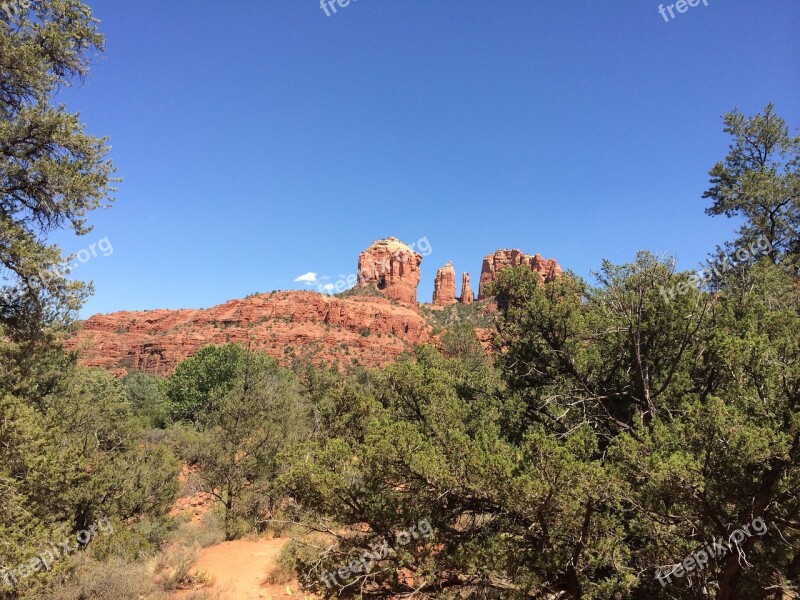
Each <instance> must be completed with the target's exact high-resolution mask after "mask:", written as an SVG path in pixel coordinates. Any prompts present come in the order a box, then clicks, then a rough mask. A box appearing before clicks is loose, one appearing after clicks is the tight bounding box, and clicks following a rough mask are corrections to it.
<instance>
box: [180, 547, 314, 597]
mask: <svg viewBox="0 0 800 600" xmlns="http://www.w3.org/2000/svg"><path fill="white" fill-rule="evenodd" d="M288 542H289V539H288V538H262V539H257V540H236V541H233V542H223V543H221V544H217V545H215V546H210V547H208V548H206V549H204V550H203V551H202V552H201V554H200V558H199V559H198V560H197V562H196V563H195V566H194V568H193V569H192V570H193V571H195V572H196V571H199V570H203V571H204V572H206V573H208V575H210V576H211V580H212V582H213V583H212V585H210V586H208V587H205V588H204V589H206V590H208V591H209V592H212V593H213V592H222V598H224V599H225V600H256V599H267V600H268V599H278V598H280V599H284V598H291V599H293V600H297V599H303V600H304V599H305V598H307V596H304V595H303V594H302V592H299V591H298V589H297V584H296V583H290V584H288V585H286V584H282V585H278V584H270V583H266V581H267V576H268V575H269V573H270V571H271V570H272V569H273V568H274V567H275V565H276V564H277V562H278V557H279V556H280V553H281V550H283V547H284V546H285V545H286V544H287V543H288ZM187 595H189V592H181V593H180V594H178V595H177V596H176V600H177V599H180V598H185V597H186V596H187ZM212 597H213V596H212Z"/></svg>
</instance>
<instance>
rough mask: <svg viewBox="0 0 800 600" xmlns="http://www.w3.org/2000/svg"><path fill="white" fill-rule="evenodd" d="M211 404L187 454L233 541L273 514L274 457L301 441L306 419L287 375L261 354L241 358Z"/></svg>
mask: <svg viewBox="0 0 800 600" xmlns="http://www.w3.org/2000/svg"><path fill="white" fill-rule="evenodd" d="M209 400H210V401H209V402H208V403H207V404H206V405H205V406H204V408H203V410H202V411H200V412H199V413H198V414H197V416H196V419H197V423H196V425H197V428H198V434H197V435H196V436H194V437H191V438H189V439H191V440H193V442H194V448H192V450H191V451H192V455H193V456H194V458H195V460H196V463H197V465H198V466H199V468H200V474H201V477H202V480H203V483H204V489H205V491H206V492H208V493H210V494H211V495H213V496H214V497H215V498H216V499H217V500H218V501H219V502H221V503H222V505H223V507H224V510H225V534H226V537H227V538H228V539H234V538H236V537H238V536H240V535H242V534H244V533H246V532H247V531H248V530H251V529H254V528H258V527H259V526H260V525H261V524H262V523H263V522H264V520H265V519H266V518H268V516H267V515H269V514H270V513H271V512H272V511H274V509H275V507H276V505H277V500H279V499H280V497H279V496H278V495H276V493H277V490H276V488H275V487H274V484H273V480H274V478H275V477H276V476H277V474H278V472H279V463H278V460H277V457H278V453H279V452H280V451H281V450H282V449H283V448H285V447H286V446H288V445H290V444H291V443H293V442H295V441H297V440H299V439H302V438H303V437H305V435H306V433H307V432H308V430H309V415H308V410H307V407H306V405H305V403H304V401H303V399H302V397H301V395H300V394H299V393H298V390H297V386H296V383H295V380H294V377H293V375H292V374H291V372H289V371H287V370H285V369H282V368H281V367H280V366H279V365H278V364H277V362H276V361H275V360H274V359H272V358H270V357H268V356H267V355H265V354H262V353H259V352H248V351H245V352H244V353H243V354H241V355H240V360H239V362H238V364H237V365H236V374H235V376H234V379H233V381H232V382H231V384H230V385H229V386H226V387H225V388H223V387H217V388H216V389H215V390H214V391H213V392H212V393H211V398H210V399H209Z"/></svg>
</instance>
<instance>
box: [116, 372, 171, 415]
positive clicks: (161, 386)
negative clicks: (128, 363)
mask: <svg viewBox="0 0 800 600" xmlns="http://www.w3.org/2000/svg"><path fill="white" fill-rule="evenodd" d="M122 385H123V387H124V388H125V393H126V395H127V397H128V402H130V404H131V406H132V407H133V411H134V413H135V414H136V415H137V416H139V417H141V418H142V420H143V422H144V423H145V425H147V426H148V427H166V425H167V422H168V420H169V412H170V410H169V405H168V402H167V394H166V385H167V382H166V381H165V380H164V379H161V378H160V377H156V376H155V375H150V374H149V373H145V372H143V371H133V372H132V373H129V374H128V375H127V376H126V377H125V379H123V380H122Z"/></svg>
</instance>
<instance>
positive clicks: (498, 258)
mask: <svg viewBox="0 0 800 600" xmlns="http://www.w3.org/2000/svg"><path fill="white" fill-rule="evenodd" d="M519 265H526V266H528V267H530V268H531V269H532V270H534V271H536V272H537V273H539V274H540V275H541V276H542V277H541V281H542V283H548V282H550V281H553V280H554V279H555V278H556V277H558V276H560V275H561V273H562V271H561V267H560V266H558V263H557V262H556V261H555V260H554V259H552V258H551V259H544V258H542V255H541V254H536V255H535V256H531V255H530V254H525V253H523V252H521V251H519V250H498V251H497V252H495V253H494V254H489V255H487V256H486V257H484V259H483V266H482V267H481V280H480V283H479V285H478V298H480V299H481V300H483V299H484V291H483V290H484V286H485V285H486V284H487V283H490V282H492V281H495V280H496V279H497V274H498V273H499V272H500V271H502V270H503V269H507V268H509V267H516V266H519Z"/></svg>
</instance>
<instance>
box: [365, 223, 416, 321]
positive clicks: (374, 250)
mask: <svg viewBox="0 0 800 600" xmlns="http://www.w3.org/2000/svg"><path fill="white" fill-rule="evenodd" d="M421 262H422V255H420V254H418V253H416V252H414V251H413V250H412V249H411V248H409V247H408V246H406V245H405V244H404V243H403V242H401V241H400V240H398V239H397V238H393V237H390V238H386V239H383V240H378V241H377V242H374V243H373V244H372V245H371V246H370V247H369V248H367V249H366V250H364V252H362V253H361V255H360V256H359V257H358V285H359V286H368V285H376V284H377V288H378V289H379V290H381V291H382V292H383V294H384V296H386V297H387V298H391V299H394V300H397V301H398V302H402V303H404V304H410V305H413V306H416V305H417V286H418V285H419V265H420V263H421Z"/></svg>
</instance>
